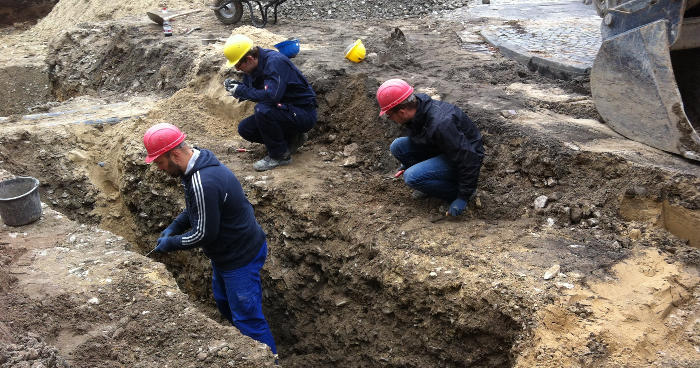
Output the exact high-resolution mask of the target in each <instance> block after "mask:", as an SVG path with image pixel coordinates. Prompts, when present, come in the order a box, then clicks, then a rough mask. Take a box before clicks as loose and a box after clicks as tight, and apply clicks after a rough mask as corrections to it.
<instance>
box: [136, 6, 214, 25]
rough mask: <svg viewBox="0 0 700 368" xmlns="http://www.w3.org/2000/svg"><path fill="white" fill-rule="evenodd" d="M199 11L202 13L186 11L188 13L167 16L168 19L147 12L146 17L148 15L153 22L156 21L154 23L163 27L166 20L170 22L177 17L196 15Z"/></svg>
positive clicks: (196, 10) (197, 10)
mask: <svg viewBox="0 0 700 368" xmlns="http://www.w3.org/2000/svg"><path fill="white" fill-rule="evenodd" d="M199 11H202V9H195V10H188V11H186V12H182V13H179V14H173V15H170V16H166V17H162V16H160V15H158V14H156V13H151V12H146V15H148V17H149V18H151V20H152V21H154V22H156V23H158V24H160V25H161V26H162V25H163V22H164V21H165V20H167V21H170V20H171V19H173V18H175V17H181V16H183V15H187V14H192V13H196V12H199Z"/></svg>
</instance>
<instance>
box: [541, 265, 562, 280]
mask: <svg viewBox="0 0 700 368" xmlns="http://www.w3.org/2000/svg"><path fill="white" fill-rule="evenodd" d="M559 269H560V266H559V265H558V264H556V265H554V266H552V267H550V268H549V269H548V270H547V271H545V272H544V276H543V278H544V279H545V280H551V279H553V278H554V277H555V276H556V275H557V274H558V273H559Z"/></svg>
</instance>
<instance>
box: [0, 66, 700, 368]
mask: <svg viewBox="0 0 700 368" xmlns="http://www.w3.org/2000/svg"><path fill="white" fill-rule="evenodd" d="M315 82H316V85H315V87H316V89H317V90H318V91H319V95H320V101H322V106H321V107H320V111H321V112H322V113H321V115H320V116H321V117H320V123H319V127H318V128H317V130H315V131H314V132H313V133H312V135H311V140H310V142H309V144H307V146H306V147H305V148H304V149H303V150H302V153H301V154H300V155H298V157H297V158H295V164H294V165H292V166H290V167H286V168H282V169H279V170H276V171H273V172H270V173H265V174H263V175H261V174H259V173H254V172H252V170H251V169H250V168H249V165H250V163H251V162H252V161H253V160H254V155H250V154H240V153H235V150H232V149H231V148H234V147H239V146H241V145H245V143H244V142H241V141H240V139H239V138H234V139H230V138H223V137H221V136H220V135H217V134H211V133H207V132H206V131H200V137H196V135H197V134H196V129H193V130H194V131H195V134H191V136H194V137H193V143H194V144H195V145H200V146H202V147H207V148H210V149H212V150H214V152H215V153H216V154H217V155H218V156H219V157H220V158H221V160H222V161H223V162H224V163H225V164H226V165H228V166H229V167H231V168H232V169H233V170H234V172H236V173H237V175H238V177H239V178H240V180H241V182H242V183H243V186H244V188H245V190H246V193H247V195H248V197H249V199H250V201H251V203H252V204H253V205H254V207H255V210H256V217H257V218H258V221H259V222H260V223H261V224H262V226H263V228H264V229H265V231H266V232H267V234H268V243H269V244H270V257H269V258H268V262H267V264H266V266H265V269H264V271H263V282H264V306H265V312H266V315H267V317H268V319H269V321H270V323H271V326H272V330H273V333H274V335H275V336H276V339H277V341H278V344H279V348H280V353H281V354H282V356H284V357H285V362H286V363H285V364H286V365H288V366H299V367H302V366H303V367H307V366H310V367H322V366H328V365H331V364H336V365H341V366H396V367H398V366H415V367H421V366H467V365H468V366H488V367H497V366H498V367H501V366H512V365H513V364H514V362H515V359H516V357H517V355H518V353H519V351H520V349H522V344H523V343H524V342H527V341H528V338H529V337H528V336H529V335H530V333H531V329H532V327H533V325H532V324H533V320H532V316H533V315H534V313H535V310H536V309H537V308H538V305H546V304H548V303H551V301H552V300H553V299H554V298H556V294H557V287H556V286H554V285H551V284H542V281H541V280H540V278H541V274H542V273H543V272H544V270H546V269H547V268H549V267H550V266H551V265H552V264H555V263H558V264H561V266H562V268H563V269H565V270H567V272H571V273H572V274H576V275H578V276H577V277H579V278H580V279H578V280H577V281H578V282H583V281H585V280H595V279H598V278H601V277H604V276H605V275H606V274H607V270H608V269H609V267H610V266H612V265H613V264H616V263H617V262H619V261H620V260H622V259H624V258H625V257H627V256H628V254H629V251H628V249H629V248H630V247H631V246H632V245H633V242H632V241H631V240H630V239H629V238H628V237H625V236H621V235H619V234H623V233H626V232H628V231H630V230H631V229H632V228H641V229H643V230H644V233H645V234H648V237H647V238H646V239H643V240H641V241H642V242H644V243H648V244H650V245H651V244H654V246H656V247H660V248H665V249H670V250H672V251H673V252H674V253H675V254H676V257H678V259H681V260H683V261H684V262H690V263H694V262H697V259H695V258H693V257H695V256H694V254H695V253H693V252H692V251H690V250H689V249H688V248H687V246H685V245H683V240H682V239H673V238H668V237H666V236H664V235H663V234H664V232H663V230H662V229H661V228H659V227H658V225H655V224H653V223H648V224H647V225H640V224H636V225H630V224H628V223H626V222H625V220H624V218H621V217H620V216H619V214H618V213H621V214H622V215H624V216H627V217H629V218H634V217H635V216H637V217H636V220H639V221H644V219H645V218H652V217H653V216H652V215H650V214H649V213H648V212H645V211H642V210H641V209H639V208H638V207H639V206H636V207H635V206H634V203H638V202H644V203H647V205H646V207H645V208H651V207H652V205H651V204H653V203H661V202H660V198H663V199H664V200H665V201H666V202H668V205H671V203H673V206H676V207H680V208H684V209H685V210H686V211H688V213H697V207H696V206H697V204H698V203H697V196H695V197H693V194H692V193H691V190H692V188H693V186H694V185H696V183H697V178H695V177H691V176H683V175H676V174H673V173H666V172H663V171H661V170H659V169H654V168H645V167H639V166H636V165H634V164H631V163H629V162H626V161H624V160H621V159H620V158H617V157H615V156H608V155H604V156H602V157H601V156H599V155H597V154H594V153H586V152H579V151H571V150H569V149H567V148H566V147H565V146H562V145H560V144H558V143H557V142H554V141H552V140H551V139H550V138H548V137H545V136H542V135H538V134H534V132H531V131H528V129H527V128H523V127H515V126H508V125H503V124H502V121H501V120H500V119H497V118H495V117H492V116H491V115H489V113H488V112H484V111H478V110H474V111H472V112H471V114H472V115H473V116H477V117H478V118H479V121H480V124H481V127H482V131H483V133H484V136H485V137H486V146H487V147H488V149H489V152H490V158H489V159H488V160H487V162H486V163H485V166H484V168H483V170H482V184H481V185H480V196H479V199H480V206H479V207H474V208H472V209H471V211H470V213H469V214H468V215H467V216H466V217H465V218H464V219H462V220H460V221H456V222H454V221H444V222H440V223H432V222H431V221H430V220H431V218H433V217H434V216H436V215H438V214H439V213H440V211H442V210H444V209H441V207H440V206H441V205H442V203H440V202H437V201H435V200H410V199H408V198H409V197H410V195H409V194H410V193H409V190H408V189H406V188H405V187H404V186H403V185H402V183H401V181H400V180H395V179H392V178H390V176H391V175H390V174H391V173H392V172H391V171H387V168H392V167H393V166H392V165H395V163H394V162H393V161H392V159H391V157H390V156H389V155H388V153H387V152H386V149H384V148H385V147H387V146H388V144H389V142H390V139H391V136H390V135H389V134H381V132H382V131H383V130H384V131H388V132H390V134H391V135H393V134H398V132H397V131H396V130H394V129H396V128H395V127H392V126H390V125H383V124H385V123H380V122H377V121H375V120H374V118H371V119H370V118H367V120H366V121H359V122H358V121H357V120H356V119H352V118H349V116H352V115H351V114H350V112H351V111H354V110H356V109H357V108H367V107H366V106H369V105H370V104H372V103H373V102H372V101H371V98H370V97H371V96H370V95H369V94H370V88H373V82H371V81H369V80H368V79H367V77H366V76H363V75H358V76H342V77H338V78H336V79H332V80H330V81H328V80H326V81H315ZM348 86H350V87H357V88H347V87H348ZM364 88H367V90H363V89H364ZM358 91H359V92H358ZM191 98H193V97H192V95H191V94H189V93H188V92H187V91H180V92H178V94H176V95H175V96H174V97H173V98H171V99H170V100H168V101H167V102H166V103H162V104H160V105H157V106H156V107H155V108H154V109H153V111H151V112H150V113H149V114H147V115H146V117H144V118H137V119H130V120H129V119H127V120H124V121H121V122H119V123H115V124H96V125H93V124H87V125H86V124H54V125H49V126H44V127H40V128H39V129H35V128H33V127H32V126H31V124H28V125H23V124H15V125H14V126H12V127H8V129H7V131H8V133H9V134H7V135H5V136H4V137H3V138H2V143H3V144H2V147H3V149H2V150H1V151H0V156H1V157H2V159H3V161H4V162H5V164H6V167H9V168H10V169H11V171H12V172H14V173H16V174H25V175H33V176H36V177H38V178H39V179H40V180H41V181H42V196H43V198H44V201H46V202H47V203H50V204H51V205H52V206H53V207H55V208H57V209H59V210H60V211H62V212H63V213H64V214H66V215H67V216H69V217H71V218H74V219H76V220H79V221H83V222H87V223H100V224H101V226H103V227H104V228H107V229H110V230H111V231H113V232H115V233H117V234H120V235H123V236H124V237H126V238H127V239H128V240H130V241H131V242H132V244H134V246H135V247H134V248H133V250H137V251H139V252H142V253H145V252H147V251H148V250H150V249H151V248H152V246H153V244H154V241H155V237H156V234H157V233H158V232H159V230H160V229H162V228H163V227H164V226H166V225H167V224H168V223H169V221H171V219H172V218H174V216H175V215H176V214H177V212H178V211H179V210H180V208H181V205H182V198H181V196H182V195H181V193H180V189H179V188H178V185H177V182H176V181H175V180H173V179H170V178H167V177H166V176H164V175H163V174H162V173H159V172H157V171H156V170H154V169H153V168H149V167H148V166H147V165H146V164H145V163H143V161H142V158H143V157H142V156H143V149H142V148H141V147H140V142H139V140H138V138H139V137H140V135H139V134H140V132H141V131H142V130H144V129H145V128H146V127H147V126H148V125H149V124H150V123H151V121H152V120H151V119H152V117H153V116H156V117H160V115H161V114H162V113H163V112H162V110H161V109H163V108H164V106H165V107H167V108H168V109H169V107H170V106H173V105H178V101H179V99H191ZM329 100H331V101H335V102H334V103H333V106H332V108H331V106H329V105H328V102H327V101H329ZM195 105H196V109H197V110H198V111H204V114H205V115H207V116H209V117H210V119H211V120H209V121H215V119H216V118H217V116H220V111H219V110H218V109H217V108H215V106H216V105H213V106H209V107H206V108H204V109H202V108H201V106H206V104H204V105H203V104H195ZM241 108H242V107H241ZM331 111H333V113H331ZM181 112H182V111H181ZM184 112H185V113H184V114H183V116H188V114H187V113H186V112H187V109H184ZM245 112H247V110H245V109H244V110H241V111H238V112H237V113H245ZM188 119H189V118H186V119H185V120H186V121H185V124H184V129H185V130H187V128H188V127H192V128H194V127H195V125H193V123H194V121H193V122H191V123H189V120H188ZM225 133H227V132H225ZM227 134H228V133H227ZM523 137H527V138H523ZM222 138H223V139H222ZM353 143H357V144H358V146H359V147H358V148H355V149H356V150H357V151H353V152H356V155H358V157H359V159H358V160H357V161H358V162H359V163H358V164H357V165H354V167H346V166H343V165H344V162H346V161H347V157H346V156H348V155H349V154H352V152H348V151H352V147H351V148H346V147H348V146H351V145H352V144H353ZM247 147H251V146H247ZM252 149H253V150H254V152H255V154H261V153H262V151H261V150H260V149H259V147H258V148H256V147H252ZM56 167H60V168H61V170H56ZM299 167H304V168H305V170H304V171H303V172H300V171H299V170H298V168H299ZM497 173H505V174H497ZM652 177H653V178H656V179H658V180H657V183H658V184H656V185H651V186H650V185H649V183H650V182H651V181H650V180H649V178H652ZM629 178H637V179H633V180H630V179H629ZM552 181H554V182H556V185H552ZM597 182H605V183H606V185H605V186H600V187H595V186H594V185H592V184H593V183H597ZM652 193H656V195H652ZM537 195H546V196H548V197H549V205H547V206H545V207H544V208H538V209H535V208H533V206H532V201H533V199H534V198H533V197H535V196H537ZM644 216H646V217H644ZM688 218H690V217H688ZM550 219H551V220H553V223H554V224H555V225H554V226H552V225H551V224H549V220H550ZM532 234H534V235H532ZM571 239H575V240H571ZM571 242H576V243H581V244H582V246H581V247H580V248H579V247H575V248H572V247H569V246H568V245H569V243H571ZM155 258H156V260H157V261H160V262H163V263H164V264H165V265H166V266H167V267H168V269H169V270H170V271H171V272H172V274H173V275H174V276H175V278H176V279H177V281H178V284H179V286H180V288H181V289H182V290H183V291H184V292H186V293H187V294H188V295H189V296H190V298H191V299H193V300H197V301H198V303H199V305H200V308H201V310H202V311H203V312H204V313H205V314H207V315H209V316H211V317H212V318H214V319H218V316H217V313H216V311H215V309H214V307H213V303H212V302H211V300H212V299H211V295H210V286H209V282H210V281H209V280H210V267H209V265H208V261H207V260H206V259H205V258H204V257H203V256H202V255H201V253H200V252H198V251H191V252H178V253H176V254H173V255H165V256H156V257H155ZM220 322H221V321H220Z"/></svg>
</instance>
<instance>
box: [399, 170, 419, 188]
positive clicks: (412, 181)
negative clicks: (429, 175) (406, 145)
mask: <svg viewBox="0 0 700 368" xmlns="http://www.w3.org/2000/svg"><path fill="white" fill-rule="evenodd" d="M403 181H404V182H405V183H406V185H408V186H409V187H411V188H414V189H415V188H417V187H418V185H419V184H420V176H419V175H418V172H417V170H415V167H410V168H408V169H407V170H406V171H404V173H403Z"/></svg>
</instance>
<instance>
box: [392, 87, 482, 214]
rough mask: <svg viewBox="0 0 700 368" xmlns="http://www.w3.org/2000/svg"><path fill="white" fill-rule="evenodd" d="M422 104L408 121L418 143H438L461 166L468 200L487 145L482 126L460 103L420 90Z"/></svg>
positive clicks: (464, 196)
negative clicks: (458, 104) (432, 96)
mask: <svg viewBox="0 0 700 368" xmlns="http://www.w3.org/2000/svg"><path fill="white" fill-rule="evenodd" d="M416 98H417V99H418V108H417V111H416V115H415V116H414V118H413V119H412V120H411V121H409V122H407V123H406V127H407V128H408V129H409V130H410V138H411V141H413V142H414V143H416V144H424V145H430V146H433V147H435V148H436V149H437V150H439V151H440V152H441V153H442V154H444V155H445V156H446V157H447V159H449V160H450V161H451V162H452V163H453V164H454V165H455V167H456V169H457V177H458V178H459V197H460V198H462V199H464V200H467V199H469V197H470V196H471V195H472V194H473V193H474V191H476V184H477V182H478V180H479V170H480V169H481V162H482V161H483V158H484V146H483V144H482V142H481V133H480V132H479V128H477V127H476V125H475V124H474V123H473V122H472V121H471V119H469V117H468V116H467V115H466V114H465V113H464V112H463V111H462V110H460V109H459V108H458V107H457V106H454V105H452V104H449V103H447V102H442V101H438V100H433V99H432V98H430V97H429V96H428V95H426V94H423V93H419V94H416Z"/></svg>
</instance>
